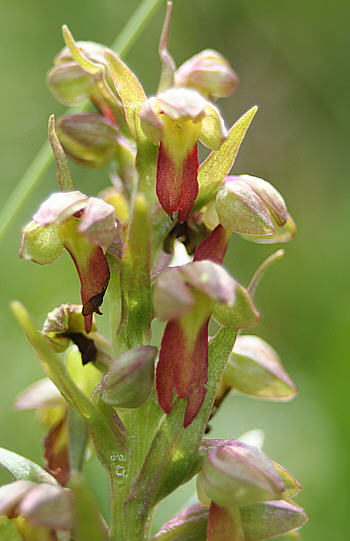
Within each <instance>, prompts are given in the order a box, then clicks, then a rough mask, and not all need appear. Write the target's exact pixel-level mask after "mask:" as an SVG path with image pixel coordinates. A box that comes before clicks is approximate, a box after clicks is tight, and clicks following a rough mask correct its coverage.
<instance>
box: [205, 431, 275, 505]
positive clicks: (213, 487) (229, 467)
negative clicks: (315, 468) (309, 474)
mask: <svg viewBox="0 0 350 541" xmlns="http://www.w3.org/2000/svg"><path fill="white" fill-rule="evenodd" d="M197 486H198V488H199V493H201V492H204V493H205V494H206V496H207V497H208V498H209V499H210V500H212V501H213V502H215V503H216V504H217V505H219V506H221V507H241V506H245V505H251V504H253V503H258V502H261V501H265V500H273V499H277V498H281V497H282V493H283V491H284V489H285V487H284V484H283V482H282V480H281V477H280V475H279V473H278V472H277V470H276V469H275V468H274V466H273V464H272V463H271V461H270V460H269V459H268V458H267V456H266V455H265V454H264V453H263V452H262V451H260V450H259V449H257V448H256V447H253V446H251V445H247V444H245V443H243V442H240V441H237V440H230V444H229V445H223V446H222V447H219V448H217V449H211V450H210V451H209V452H208V454H207V458H206V459H205V460H204V462H203V464H202V470H201V472H200V474H199V475H198V478H197Z"/></svg>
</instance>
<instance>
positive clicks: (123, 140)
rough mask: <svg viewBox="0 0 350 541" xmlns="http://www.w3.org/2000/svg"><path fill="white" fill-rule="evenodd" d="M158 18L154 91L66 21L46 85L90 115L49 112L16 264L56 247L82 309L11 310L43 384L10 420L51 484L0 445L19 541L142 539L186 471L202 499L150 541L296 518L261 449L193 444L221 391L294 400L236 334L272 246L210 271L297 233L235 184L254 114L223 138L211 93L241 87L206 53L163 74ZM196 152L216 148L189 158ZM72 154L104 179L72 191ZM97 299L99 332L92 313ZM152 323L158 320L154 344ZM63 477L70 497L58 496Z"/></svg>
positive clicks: (267, 202)
mask: <svg viewBox="0 0 350 541" xmlns="http://www.w3.org/2000/svg"><path fill="white" fill-rule="evenodd" d="M171 10H172V6H171V3H170V2H169V3H168V10H167V14H166V19H165V23H164V27H163V32H162V36H161V40H160V47H159V53H160V59H161V65H162V70H161V77H160V82H159V86H158V90H157V93H156V95H155V96H152V97H150V98H147V96H146V95H145V92H144V90H143V88H142V86H141V84H140V82H139V81H138V79H137V77H136V76H135V75H134V74H133V73H132V72H131V70H130V69H129V68H128V67H127V66H126V65H125V64H124V63H123V62H122V60H121V59H120V58H119V57H118V56H117V55H115V54H114V53H113V52H112V51H111V50H109V49H107V48H106V47H104V46H102V45H99V44H96V43H91V42H83V41H82V42H75V40H74V38H73V36H72V35H71V33H70V32H69V30H68V28H67V27H64V28H63V36H64V39H65V42H66V47H65V48H64V49H63V50H62V51H61V52H60V53H59V55H58V56H57V57H56V58H55V61H54V67H53V68H52V69H51V70H50V71H49V73H48V76H47V82H48V86H49V88H50V89H51V91H52V93H53V95H54V96H55V97H56V98H57V99H58V100H59V101H60V102H61V103H64V104H66V105H69V106H72V105H77V104H80V103H82V102H84V100H89V103H90V105H91V106H92V107H94V110H93V112H92V111H91V110H90V111H89V112H83V111H81V112H80V113H75V114H73V115H67V116H65V117H63V118H61V119H59V120H58V121H57V123H56V126H55V122H54V119H53V117H51V118H50V121H49V139H50V143H51V146H52V150H53V153H54V156H55V160H56V164H57V180H58V188H59V189H58V191H55V192H54V193H52V194H51V195H50V196H49V197H48V198H47V199H46V200H45V201H44V202H43V203H42V204H41V205H40V207H39V209H38V210H37V212H36V213H35V214H34V216H33V220H32V221H31V222H30V223H29V224H28V225H27V226H26V227H25V228H24V231H23V239H22V246H21V250H20V256H21V258H22V259H24V260H31V261H34V262H35V263H38V264H40V265H45V264H49V263H53V262H54V261H55V260H57V259H58V258H59V257H60V256H61V254H62V253H63V252H64V250H66V251H67V252H68V253H69V255H70V257H71V258H72V260H73V263H74V265H75V267H76V270H77V272H78V276H79V280H80V284H81V289H80V294H81V305H75V304H70V303H67V302H64V304H62V305H61V306H60V307H59V308H56V309H54V310H53V311H52V312H50V313H49V314H48V317H47V319H46V321H45V323H44V327H43V330H42V331H41V332H38V329H37V327H36V325H35V322H34V321H33V319H32V318H31V316H30V315H29V314H28V313H27V312H26V310H25V309H24V307H22V306H21V305H19V304H18V303H16V304H15V305H14V311H15V313H16V315H17V317H18V319H19V321H20V323H21V324H22V326H23V328H24V329H25V331H26V333H27V336H28V338H29V340H30V342H31V343H32V345H33V346H34V348H35V349H36V351H37V352H38V355H39V357H40V360H41V363H42V365H43V368H44V370H45V372H46V374H47V376H48V377H47V378H45V379H43V380H41V381H39V382H37V383H36V384H34V386H31V387H30V388H28V389H27V390H25V391H24V392H23V393H22V394H21V395H20V396H19V397H18V399H17V401H16V407H17V409H19V410H23V409H35V410H37V411H38V413H39V416H40V419H41V420H42V421H43V422H44V424H45V425H46V426H47V427H48V434H47V435H46V437H45V441H44V444H45V456H44V458H45V460H46V473H45V472H44V471H43V470H41V468H39V467H38V466H35V465H32V463H29V461H27V462H26V461H25V459H23V458H22V457H17V456H16V457H15V456H12V455H11V460H10V459H9V455H8V454H6V452H5V451H3V452H2V451H0V463H1V464H2V465H5V467H7V469H8V471H9V472H10V473H11V474H12V475H13V476H14V478H15V482H14V483H12V484H10V485H8V486H6V487H4V488H3V489H1V490H2V491H3V492H2V494H3V499H2V500H1V501H2V502H3V503H2V507H1V509H0V511H1V513H2V514H3V515H4V517H5V519H6V521H12V520H14V521H15V525H16V528H17V531H18V532H19V534H20V535H21V536H22V539H29V538H30V539H33V540H37V539H43V540H45V541H46V540H48V541H49V540H51V539H60V540H66V539H67V540H68V539H70V535H71V531H72V529H73V531H74V536H76V537H77V539H80V537H79V535H80V534H79V531H80V530H79V528H82V527H83V526H82V525H83V524H85V521H87V524H89V528H90V526H91V531H93V532H96V533H94V535H96V540H97V541H106V539H110V540H113V541H116V540H117V539H118V541H123V540H124V539H133V540H135V541H138V540H140V541H141V539H142V540H145V539H150V529H149V525H150V523H151V517H152V515H153V512H154V509H155V508H156V506H157V505H158V503H159V502H160V501H161V500H162V499H163V498H164V497H166V496H167V495H168V494H170V493H171V492H172V491H173V490H175V489H176V488H177V487H178V486H179V485H180V484H182V483H184V482H186V481H188V480H189V479H190V478H191V477H193V475H195V474H198V478H197V493H198V499H199V502H200V503H198V501H197V503H196V504H195V505H193V506H191V507H189V508H188V509H187V510H186V511H184V512H183V513H181V514H180V515H178V516H177V517H175V518H174V519H173V520H172V521H170V522H169V523H167V524H165V525H164V527H163V528H162V529H161V530H160V531H159V532H158V533H157V534H155V536H154V537H153V538H152V539H154V541H162V540H164V541H165V540H168V539H169V540H170V539H178V540H180V539H181V540H185V539H190V538H191V539H192V538H193V539H194V538H196V539H205V538H207V539H208V541H219V540H220V541H226V540H227V541H232V540H233V539H234V540H236V541H244V540H246V541H247V540H248V539H249V540H250V541H258V540H262V539H267V538H269V537H272V536H275V535H280V534H284V533H286V532H289V531H292V530H294V529H297V528H299V527H300V526H301V525H302V524H303V523H304V522H305V520H306V515H305V514H304V512H303V510H302V509H301V508H300V507H298V506H297V505H295V504H294V503H292V502H290V500H289V499H290V498H291V497H292V496H294V494H296V493H297V491H298V490H299V485H298V483H297V482H296V481H295V480H294V479H293V478H292V476H291V475H290V474H289V473H288V472H286V471H285V470H284V469H283V468H282V467H281V466H279V465H278V464H276V463H274V462H272V461H270V460H269V459H268V458H267V456H266V455H265V454H264V453H263V452H262V451H260V450H259V449H258V445H256V446H252V445H248V444H246V443H243V442H240V441H237V440H232V439H229V440H222V441H221V440H208V441H206V440H203V439H202V438H203V433H204V432H207V431H208V430H210V427H209V425H208V421H209V420H210V419H211V418H212V417H213V415H214V414H215V412H216V410H217V409H218V408H219V407H221V404H222V403H223V401H224V398H225V396H226V395H227V393H228V392H229V391H230V390H231V389H235V391H236V392H240V393H244V394H246V395H250V396H254V397H255V398H262V399H267V400H290V399H291V398H292V397H293V396H294V395H295V394H296V393H297V389H296V386H295V384H294V382H293V381H292V379H291V378H290V376H289V375H288V374H287V372H286V371H285V369H284V368H283V366H282V363H281V360H280V359H279V357H278V354H277V353H276V352H275V351H274V349H273V348H272V347H271V346H269V344H267V343H266V342H265V341H264V340H262V339H261V338H259V337H257V336H253V335H247V334H246V335H240V334H239V333H240V331H241V329H247V328H250V327H252V326H254V325H256V324H257V323H258V322H259V319H260V314H259V312H258V310H257V308H256V306H255V304H254V299H253V297H254V293H255V289H256V287H257V284H258V282H259V281H260V278H261V276H262V275H263V274H264V272H265V271H266V270H267V269H268V268H269V267H270V265H271V264H272V263H273V262H274V261H276V260H278V259H279V258H280V257H281V255H283V251H281V250H280V251H278V252H276V254H274V255H273V256H270V257H269V258H268V259H267V260H266V261H265V262H264V263H263V264H262V265H261V267H260V268H259V269H258V270H257V272H256V273H255V275H254V276H253V278H252V280H251V282H250V284H248V285H247V287H244V286H243V285H241V284H239V283H238V282H237V281H236V280H235V279H234V278H233V277H232V276H231V275H230V274H229V273H228V271H227V270H226V269H225V268H224V267H223V261H224V257H225V254H226V251H227V248H228V244H229V241H230V238H231V236H232V234H235V233H236V234H239V235H240V236H242V237H243V238H245V239H247V240H250V241H253V242H258V243H266V244H269V243H278V242H287V241H289V240H291V239H292V237H293V236H294V234H295V225H294V222H293V219H292V218H291V216H290V215H289V213H288V211H287V208H286V204H285V201H284V200H283V198H282V196H281V195H280V194H279V192H278V191H277V190H276V189H275V188H274V187H273V186H271V184H269V183H268V182H267V181H265V180H262V179H260V178H256V177H252V176H249V175H246V174H242V175H235V176H233V175H230V170H231V168H232V166H233V164H234V161H235V157H236V155H237V152H238V149H239V146H240V144H241V142H242V140H243V138H244V136H245V133H246V131H247V129H248V127H249V125H250V122H251V120H252V118H253V117H254V114H255V112H256V108H253V109H251V110H250V111H248V112H247V113H246V114H245V115H243V116H242V117H241V118H240V119H239V120H238V121H237V122H236V124H235V125H234V126H233V127H232V128H231V129H230V130H227V129H226V127H225V124H224V121H223V119H222V117H221V114H220V110H219V108H218V107H217V105H216V100H218V99H219V98H223V97H227V96H230V95H231V94H232V93H233V92H234V91H235V90H236V87H237V84H238V78H237V75H236V74H235V72H234V71H233V69H232V68H231V66H230V64H229V62H228V61H227V60H226V59H225V58H223V57H222V56H221V55H220V54H219V53H217V52H216V51H213V50H210V49H208V50H205V51H203V52H201V53H199V54H196V55H195V56H193V57H192V58H191V59H189V60H188V61H186V62H185V63H184V64H182V65H181V66H180V67H179V68H178V69H176V66H175V62H174V60H173V58H172V56H171V55H170V53H169V51H168V40H169V25H170V18H171ZM199 143H202V144H203V145H205V146H206V147H207V148H209V149H210V150H211V153H210V154H209V156H208V157H207V159H206V160H205V161H204V162H203V163H202V164H199V162H198V150H197V146H198V144H199ZM67 156H68V157H69V159H73V160H74V161H75V162H77V163H78V164H80V165H82V166H84V167H90V168H100V167H102V166H106V165H107V166H108V168H109V176H110V181H111V185H110V186H108V187H107V188H106V189H105V190H103V191H102V192H100V193H99V194H97V195H96V196H87V195H85V194H84V193H83V192H82V191H80V190H78V189H77V188H76V186H75V184H74V182H73V179H72V176H71V173H70V169H69V164H68V159H67ZM183 246H184V247H185V248H186V250H187V254H185V250H184V249H183ZM179 254H180V255H179ZM105 294H106V296H107V297H108V301H109V315H110V328H111V336H110V337H109V338H108V339H107V338H106V337H104V336H103V335H101V334H100V333H98V332H97V327H96V321H95V319H94V314H99V315H101V312H100V306H101V304H102V302H103V299H104V296H105ZM156 320H160V321H161V322H164V330H163V329H162V337H161V339H160V340H159V341H158V343H157V345H155V338H154V336H153V337H152V330H153V329H154V328H155V329H159V328H161V325H162V324H159V323H157V322H156ZM211 322H212V324H213V325H214V326H215V328H216V329H217V332H216V334H215V335H214V336H210V332H209V329H210V323H211ZM156 332H157V331H156ZM153 340H154V341H153ZM63 352H64V356H63V358H61V356H60V354H61V353H63ZM93 449H95V451H96V455H97V457H98V459H99V460H100V461H101V463H102V465H103V467H104V468H105V469H106V471H107V475H108V479H109V483H110V494H111V524H110V528H109V530H108V528H107V526H106V524H105V523H104V520H103V519H102V517H101V516H100V514H99V512H97V511H96V507H95V504H94V503H93V502H92V501H90V499H89V497H87V496H86V494H85V489H84V487H82V485H81V484H80V481H79V478H80V475H81V471H82V468H83V465H84V462H85V460H86V459H87V456H88V455H91V453H92V452H93ZM38 468H39V469H38ZM25 471H26V472H27V474H25V473H24V472H25ZM28 471H29V473H28ZM69 482H71V483H72V484H73V489H74V495H73V493H72V491H71V490H68V489H65V488H64V487H65V486H66V485H67V483H69ZM39 483H42V484H39ZM55 507H56V508H57V512H58V513H60V517H61V518H60V519H57V521H56V519H55V518H54V513H53V510H54V508H55ZM85 508H86V509H88V512H87V513H86V512H85V513H83V511H82V510H84V509H85ZM6 524H7V522H6ZM11 524H12V523H11ZM1 527H2V523H1V521H0V532H1ZM9 527H12V526H9ZM84 527H85V526H84ZM38 528H39V530H40V531H39V530H38ZM23 532H24V533H23ZM28 532H32V533H28ZM30 535H31V536H32V537H30ZM40 535H41V537H40ZM81 539H86V537H81Z"/></svg>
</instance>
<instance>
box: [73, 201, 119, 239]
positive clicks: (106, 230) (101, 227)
mask: <svg viewBox="0 0 350 541" xmlns="http://www.w3.org/2000/svg"><path fill="white" fill-rule="evenodd" d="M116 230H117V226H116V223H115V214H114V207H113V206H112V205H109V204H108V203H106V202H105V201H103V200H102V199H98V198H97V197H90V198H89V202H88V205H87V207H86V208H85V210H84V213H83V216H82V218H81V220H80V223H79V227H78V231H79V233H82V234H83V235H85V236H86V238H87V239H88V240H89V241H90V242H91V243H92V244H96V245H97V246H102V247H103V248H105V250H107V248H108V247H109V246H110V245H111V244H112V242H113V239H114V237H115V235H116Z"/></svg>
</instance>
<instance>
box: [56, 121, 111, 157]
mask: <svg viewBox="0 0 350 541" xmlns="http://www.w3.org/2000/svg"><path fill="white" fill-rule="evenodd" d="M56 132H57V135H58V138H59V140H60V142H61V144H62V146H63V148H64V150H65V152H66V153H67V154H68V155H69V156H70V157H71V158H72V159H73V160H74V161H75V162H77V163H78V164H80V165H83V166H85V167H91V168H98V167H103V166H104V165H106V164H107V163H108V162H109V161H110V160H112V159H113V158H115V156H116V153H117V151H118V145H119V143H118V137H119V130H118V128H117V127H116V126H115V125H113V124H112V123H111V122H109V120H107V119H106V118H104V117H103V116H102V115H99V114H97V113H80V114H78V115H70V116H65V117H62V118H60V119H59V120H58V122H57V126H56Z"/></svg>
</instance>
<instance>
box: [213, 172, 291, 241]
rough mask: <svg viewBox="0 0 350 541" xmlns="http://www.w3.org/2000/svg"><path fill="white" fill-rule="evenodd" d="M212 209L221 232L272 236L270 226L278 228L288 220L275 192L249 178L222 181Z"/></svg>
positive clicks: (267, 185)
mask: <svg viewBox="0 0 350 541" xmlns="http://www.w3.org/2000/svg"><path fill="white" fill-rule="evenodd" d="M215 207H216V211H217V213H218V217H219V220H220V223H221V225H222V226H223V227H224V228H225V229H228V231H234V232H235V233H242V234H245V235H260V236H264V237H266V236H269V235H272V234H273V233H274V231H275V225H274V222H275V223H276V224H277V226H279V227H282V226H283V225H284V224H285V223H286V222H287V219H288V214H287V209H286V205H285V202H284V200H283V198H282V196H281V195H280V194H279V193H278V192H277V190H275V188H273V186H271V184H269V183H268V182H266V181H265V180H262V179H259V178H256V177H250V176H249V175H241V176H238V177H234V176H228V177H226V179H225V182H224V185H223V186H222V188H221V189H220V190H219V192H218V194H217V197H216V205H215Z"/></svg>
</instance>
